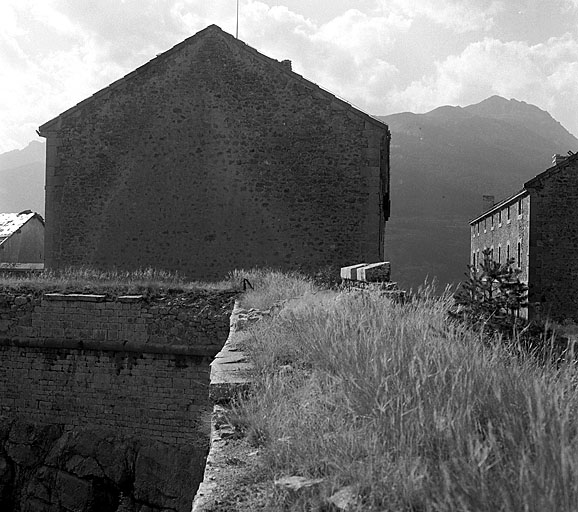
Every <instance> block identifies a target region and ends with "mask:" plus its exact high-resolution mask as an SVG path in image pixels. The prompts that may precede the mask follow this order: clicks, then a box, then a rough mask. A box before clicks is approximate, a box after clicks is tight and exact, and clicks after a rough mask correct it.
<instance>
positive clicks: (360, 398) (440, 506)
mask: <svg viewBox="0 0 578 512" xmlns="http://www.w3.org/2000/svg"><path fill="white" fill-rule="evenodd" d="M264 282H265V281H264ZM300 286H302V287H303V288H304V289H307V288H308V286H309V284H308V283H303V284H301V285H299V284H295V283H292V284H291V286H290V288H291V292H290V293H294V292H295V290H297V289H300ZM280 293H281V292H280V291H279V290H276V291H275V292H274V293H273V295H274V296H278V295H280ZM309 297H311V295H309ZM449 304H450V298H449V297H448V296H447V295H445V296H442V297H437V298H436V297H433V295H431V294H428V293H427V292H426V293H421V294H420V297H419V299H417V300H414V301H413V302H412V303H410V304H407V305H403V306H402V305H398V304H392V303H391V302H390V301H389V300H387V299H384V298H380V297H379V296H378V295H376V294H368V293H364V294H345V293H344V294H327V295H323V296H322V297H321V298H320V296H319V295H318V296H316V300H315V301H309V302H308V304H307V305H305V306H301V307H297V306H295V307H293V308H289V309H287V310H285V311H284V312H283V314H282V315H281V316H279V317H277V318H276V319H274V320H272V321H269V322H267V323H265V322H264V323H262V324H261V325H260V326H258V327H257V328H256V329H255V331H254V335H253V336H252V339H251V341H250V343H249V346H248V347H247V349H248V350H249V351H250V357H251V358H252V359H253V361H254V362H255V364H256V370H255V392H254V394H253V395H252V397H251V398H250V399H248V400H246V401H244V402H243V403H242V404H241V405H240V409H239V410H238V411H237V414H239V416H240V417H241V418H242V420H241V419H238V421H239V422H240V423H242V424H244V426H245V428H246V429H247V432H248V435H249V436H250V438H251V440H252V442H254V443H255V444H259V445H260V446H261V448H262V450H263V451H264V452H265V454H266V460H267V464H268V467H269V471H270V472H271V473H272V474H273V475H275V476H281V475H299V476H305V477H313V478H323V483H322V484H321V485H319V486H317V487H316V488H314V489H313V490H310V491H308V492H306V493H303V494H293V495H287V494H284V493H282V492H278V493H276V494H275V495H274V497H273V498H271V500H272V502H271V503H269V504H268V507H269V509H270V510H316V509H322V508H323V504H324V503H326V499H327V497H329V496H331V495H332V494H333V493H334V492H336V491H338V490H339V489H341V488H343V487H344V486H348V485H352V486H354V487H355V488H356V489H357V492H358V494H359V496H360V501H359V502H358V504H357V507H356V508H355V510H364V511H367V510H375V511H386V510H387V511H400V510H412V511H455V510H464V511H488V512H489V511H491V512H495V511H501V510H502V511H518V510H519V511H536V512H538V511H540V512H543V511H546V510H548V511H549V510H552V511H554V510H555V511H575V510H576V506H577V505H576V504H577V503H578V391H577V387H576V384H577V382H578V373H577V371H576V368H575V367H574V366H565V367H562V368H557V369H555V368H551V367H538V366H536V365H534V364H533V363H532V362H531V361H530V360H523V359H513V358H512V357H511V356H509V355H508V354H506V353H505V352H504V351H503V350H501V349H500V347H499V346H497V345H494V346H493V348H488V347H487V345H486V344H483V343H480V339H479V338H477V336H478V335H476V334H474V333H472V332H470V331H468V330H466V329H465V328H463V327H461V326H459V325H457V324H453V323H450V322H448V320H447V318H448V317H447V309H448V307H449Z"/></svg>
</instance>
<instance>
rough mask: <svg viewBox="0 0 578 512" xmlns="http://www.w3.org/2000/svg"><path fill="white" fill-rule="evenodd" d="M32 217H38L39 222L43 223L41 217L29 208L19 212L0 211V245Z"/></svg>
mask: <svg viewBox="0 0 578 512" xmlns="http://www.w3.org/2000/svg"><path fill="white" fill-rule="evenodd" d="M34 217H38V218H39V219H40V222H42V224H44V220H43V219H42V217H41V216H40V215H39V214H37V213H34V212H31V211H30V210H25V211H23V212H20V213H0V245H2V244H3V243H4V242H5V241H6V240H8V238H10V237H11V236H12V235H13V234H14V233H16V231H18V230H19V229H20V228H21V227H22V226H24V224H26V223H27V222H28V221H29V220H30V219H32V218H34Z"/></svg>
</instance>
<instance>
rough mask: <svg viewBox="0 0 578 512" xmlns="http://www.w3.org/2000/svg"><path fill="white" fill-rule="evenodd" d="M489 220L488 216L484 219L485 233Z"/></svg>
mask: <svg viewBox="0 0 578 512" xmlns="http://www.w3.org/2000/svg"><path fill="white" fill-rule="evenodd" d="M487 220H488V218H487V217H486V218H485V219H484V233H485V232H486V226H487V224H486V221H487Z"/></svg>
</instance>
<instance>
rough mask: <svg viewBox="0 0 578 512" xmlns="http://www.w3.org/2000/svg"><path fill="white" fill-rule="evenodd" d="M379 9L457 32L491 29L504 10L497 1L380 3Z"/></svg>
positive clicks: (391, 0) (388, 0)
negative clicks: (422, 19)
mask: <svg viewBox="0 0 578 512" xmlns="http://www.w3.org/2000/svg"><path fill="white" fill-rule="evenodd" d="M378 3H379V6H380V9H381V10H382V11H386V12H391V11H393V12H398V13H400V14H402V15H404V16H406V17H408V18H409V19H412V20H413V19H415V18H417V17H419V16H423V17H426V18H428V19H429V20H431V21H433V22H435V23H438V24H440V25H442V26H444V27H446V28H450V29H452V30H455V31H456V32H458V33H463V32H470V31H476V30H485V31H487V30H490V29H491V28H492V27H493V26H494V16H495V15H497V14H499V13H500V12H502V11H503V10H504V9H505V4H504V2H503V1H497V0H379V1H378Z"/></svg>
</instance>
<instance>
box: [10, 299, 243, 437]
mask: <svg viewBox="0 0 578 512" xmlns="http://www.w3.org/2000/svg"><path fill="white" fill-rule="evenodd" d="M233 302H234V296H233V294H232V293H228V292H213V293H211V292H199V293H197V294H187V295H182V296H174V297H166V298H159V299H150V300H145V299H143V298H137V297H124V298H118V299H111V298H106V297H105V296H102V295H89V296H79V295H72V296H71V295H68V296H67V295H62V294H49V295H47V296H44V297H40V296H38V295H36V294H33V293H28V294H9V293H3V294H2V295H1V296H0V359H1V365H2V372H0V416H7V417H17V418H22V419H23V420H25V421H32V422H37V423H40V424H54V425H64V426H66V427H67V428H74V427H104V428H110V429H114V430H116V431H117V432H119V433H121V434H123V435H126V436H131V435H132V436H142V437H145V438H150V439H154V440H158V441H163V442H166V443H171V444H173V445H181V444H184V443H191V442H193V441H195V439H197V438H198V437H199V432H198V425H199V422H200V419H201V418H200V415H201V412H203V411H204V410H205V408H206V406H207V404H208V383H209V380H208V379H209V363H210V361H211V360H212V356H214V354H215V353H216V351H218V350H219V349H220V347H221V346H222V345H223V343H224V342H225V340H226V339H227V335H228V329H229V327H228V325H229V315H230V312H231V310H232V307H233Z"/></svg>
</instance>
